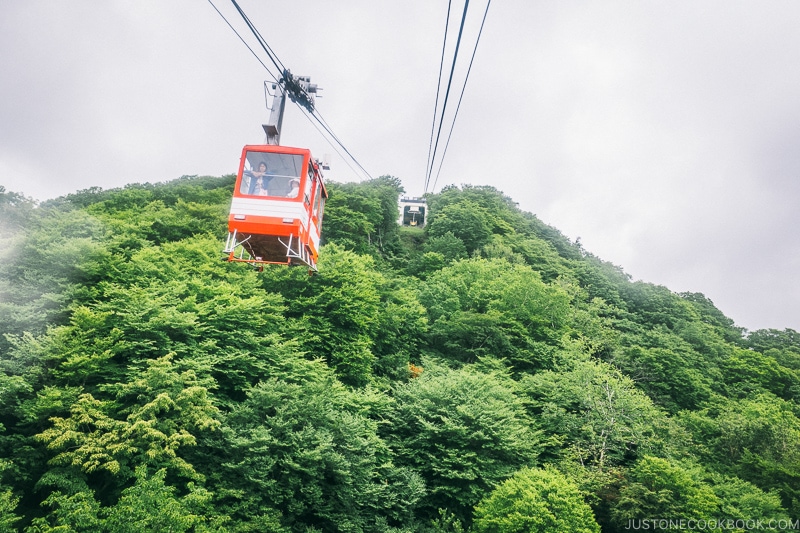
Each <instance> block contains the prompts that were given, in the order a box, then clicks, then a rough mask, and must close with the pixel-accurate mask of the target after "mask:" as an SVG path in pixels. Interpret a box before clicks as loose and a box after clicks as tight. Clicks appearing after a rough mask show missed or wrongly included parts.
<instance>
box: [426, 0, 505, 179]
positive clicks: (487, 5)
mask: <svg viewBox="0 0 800 533" xmlns="http://www.w3.org/2000/svg"><path fill="white" fill-rule="evenodd" d="M491 3H492V0H489V1H488V2H486V10H485V11H484V12H483V20H482V21H481V27H480V29H479V30H478V38H477V39H475V48H473V49H472V57H471V58H470V60H469V68H467V75H466V77H465V78H464V85H463V86H462V87H461V95H460V96H459V97H458V105H457V106H456V112H455V114H454V115H453V123H452V124H450V133H448V134H447V142H446V143H445V145H444V151H442V157H441V159H439V169H438V170H437V171H436V178H435V179H434V180H433V187H431V192H433V191H435V190H436V184H437V183H438V182H439V174H441V173H442V165H443V164H444V158H445V156H446V155H447V148H448V147H449V146H450V138H451V137H452V136H453V128H455V125H456V119H457V118H458V111H459V109H461V100H463V98H464V91H465V90H466V89H467V81H468V80H469V73H470V72H471V71H472V63H473V62H474V61H475V53H476V52H477V51H478V43H479V42H481V34H482V33H483V25H484V24H486V15H487V14H488V13H489V5H491ZM426 192H427V189H426Z"/></svg>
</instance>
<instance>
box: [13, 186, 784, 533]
mask: <svg viewBox="0 0 800 533" xmlns="http://www.w3.org/2000/svg"><path fill="white" fill-rule="evenodd" d="M232 186H233V179H232V177H231V176H226V177H222V178H210V177H206V178H197V177H191V178H190V177H186V178H181V179H179V180H176V181H173V182H170V183H166V184H157V185H151V184H144V185H131V186H128V187H125V188H123V189H116V190H101V189H97V188H95V189H89V190H85V191H80V192H77V193H75V194H71V195H68V196H66V197H62V198H59V199H56V200H51V201H48V202H45V203H42V204H37V203H35V202H33V201H32V200H30V199H27V198H25V197H23V196H21V195H19V194H16V193H13V192H9V191H6V190H5V189H2V188H0V244H2V247H0V254H2V260H1V261H0V333H2V335H1V336H0V531H6V530H9V531H25V532H30V533H34V532H56V531H59V532H60V531H75V532H84V531H85V532H96V531H108V532H119V531H131V532H133V531H137V532H139V531H141V532H144V531H196V532H207V531H218V532H222V531H233V532H248V531H250V532H270V531H272V532H311V531H319V532H334V531H337V532H338V531H341V532H354V533H356V532H392V531H394V532H401V531H406V532H411V531H420V532H425V531H429V532H436V531H438V532H445V531H450V532H458V531H462V532H463V531H469V530H472V531H476V532H501V531H503V532H505V531H509V532H511V531H513V532H527V531H554V532H556V531H586V532H596V531H603V532H616V531H624V530H626V529H629V528H630V524H631V521H637V520H639V521H642V520H648V519H672V520H681V519H683V520H712V519H714V520H722V519H730V520H734V521H736V520H740V521H741V520H764V521H769V520H773V521H776V522H777V521H782V522H781V523H784V524H789V525H792V524H794V525H797V524H796V521H797V519H798V518H800V334H799V333H797V332H795V331H792V330H785V331H778V330H761V331H755V332H749V333H748V332H746V331H744V330H742V329H741V328H737V327H736V326H735V325H734V323H733V322H732V321H731V320H730V319H728V318H727V317H725V315H724V314H723V313H721V312H720V311H719V310H718V309H717V308H716V307H715V306H714V305H713V303H712V302H711V301H709V300H708V299H707V298H705V297H704V296H703V295H702V294H696V293H683V294H675V293H673V292H671V291H670V290H669V289H667V288H665V287H660V286H655V285H652V284H649V283H645V282H641V281H637V282H632V281H631V280H630V278H629V277H628V276H627V275H626V274H625V273H624V272H623V271H622V270H621V269H620V268H619V267H616V266H614V265H611V264H609V263H606V262H603V261H601V260H600V259H598V258H597V257H595V256H593V255H592V254H590V253H588V252H587V251H586V250H584V249H583V248H582V247H581V246H580V245H579V243H573V242H570V241H569V240H568V239H566V238H565V237H564V236H563V235H562V234H561V233H559V232H558V230H556V229H554V228H552V227H550V226H547V225H546V224H544V223H542V222H541V221H540V220H539V219H538V218H536V217H535V216H534V215H532V214H529V213H525V212H522V211H520V210H519V209H518V208H517V206H516V205H515V203H514V202H513V201H512V200H511V199H510V198H508V197H506V196H504V195H503V194H502V193H501V192H499V191H497V190H495V189H494V188H492V187H470V186H464V187H446V188H445V189H443V190H442V191H441V193H439V194H435V195H431V196H430V197H429V198H428V202H429V208H430V209H429V212H430V214H431V216H430V220H429V224H428V225H427V226H426V228H424V229H420V228H401V227H399V226H398V225H397V224H396V218H397V198H398V195H399V194H400V193H401V192H402V187H401V186H400V182H399V180H397V179H396V178H393V177H389V176H384V177H381V178H377V179H373V180H370V181H367V182H364V183H357V184H354V183H349V184H339V183H331V184H330V187H329V188H330V200H329V203H328V205H327V209H326V218H325V224H324V236H325V245H324V246H323V248H322V253H321V255H320V262H319V273H318V274H317V275H315V276H308V275H307V272H306V271H305V270H302V269H292V268H286V267H274V268H267V269H266V270H265V271H264V272H263V273H258V272H256V271H254V270H252V269H251V268H249V267H247V266H245V265H242V264H230V263H227V262H224V261H222V260H221V259H222V254H221V246H222V240H223V237H224V235H225V231H226V228H225V218H226V213H227V208H228V205H229V199H230V193H231V190H232ZM793 521H794V522H793ZM798 527H800V526H798Z"/></svg>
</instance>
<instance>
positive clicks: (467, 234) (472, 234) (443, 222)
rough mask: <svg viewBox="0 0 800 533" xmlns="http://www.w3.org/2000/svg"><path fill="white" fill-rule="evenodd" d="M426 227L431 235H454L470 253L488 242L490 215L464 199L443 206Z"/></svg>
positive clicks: (490, 233) (490, 224) (490, 229)
mask: <svg viewBox="0 0 800 533" xmlns="http://www.w3.org/2000/svg"><path fill="white" fill-rule="evenodd" d="M426 227H427V230H428V234H429V235H430V236H431V237H442V236H444V235H446V234H448V233H449V234H450V235H453V236H455V237H456V238H458V239H459V240H461V242H463V243H464V247H465V248H466V250H467V253H470V254H471V253H472V252H474V251H475V250H477V249H479V248H480V247H481V246H483V245H484V244H486V243H488V242H489V238H490V237H491V235H492V217H491V215H490V214H489V212H488V211H486V210H485V209H484V208H482V207H481V206H479V205H478V204H476V203H474V202H470V201H464V202H460V203H457V204H451V205H448V206H445V207H443V208H442V210H441V211H439V212H437V213H436V216H435V217H433V218H432V219H431V221H430V223H428V225H427V226H426Z"/></svg>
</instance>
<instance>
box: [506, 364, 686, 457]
mask: <svg viewBox="0 0 800 533" xmlns="http://www.w3.org/2000/svg"><path fill="white" fill-rule="evenodd" d="M521 385H522V389H523V391H524V392H525V394H526V395H527V396H528V399H529V400H528V404H529V406H530V409H531V410H532V415H533V416H534V417H535V419H536V420H537V422H538V426H539V427H540V428H541V429H543V430H545V433H546V434H547V435H550V436H551V442H552V443H553V444H556V443H562V444H560V446H567V447H568V448H567V450H565V452H562V453H566V456H567V457H569V458H570V459H576V460H578V461H579V462H580V464H581V465H584V466H590V465H591V466H596V467H597V468H599V469H601V470H602V469H604V468H608V467H613V466H615V465H626V464H630V463H632V462H633V461H634V460H635V459H636V458H637V457H638V455H639V454H642V453H654V452H663V451H665V450H669V449H671V448H672V446H673V445H674V443H671V442H669V440H668V439H669V438H670V436H671V435H670V434H671V433H673V434H674V433H676V432H677V430H676V429H675V428H674V427H671V426H672V424H671V423H670V421H669V419H668V418H667V417H666V414H665V413H664V412H663V411H661V410H659V409H658V408H657V407H655V406H654V405H653V404H652V402H651V401H650V399H649V398H648V397H647V396H646V395H644V394H643V393H642V392H641V391H640V390H638V389H636V387H635V385H634V382H633V381H632V380H630V378H627V377H625V376H623V375H622V374H620V373H619V371H617V370H615V369H614V368H612V367H610V366H609V365H606V364H604V363H600V362H595V361H586V362H581V363H577V364H576V367H575V369H574V370H571V371H569V372H555V371H546V372H541V373H538V374H535V375H533V376H527V377H525V378H523V380H522V382H521ZM673 438H674V437H673ZM550 453H558V451H556V450H551V451H550Z"/></svg>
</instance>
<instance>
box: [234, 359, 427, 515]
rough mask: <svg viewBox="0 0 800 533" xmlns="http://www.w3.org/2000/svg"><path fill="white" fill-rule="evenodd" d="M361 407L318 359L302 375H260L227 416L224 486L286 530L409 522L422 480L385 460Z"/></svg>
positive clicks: (383, 448) (372, 425) (373, 427)
mask: <svg viewBox="0 0 800 533" xmlns="http://www.w3.org/2000/svg"><path fill="white" fill-rule="evenodd" d="M318 366H320V365H318ZM365 407H366V406H365V405H363V404H362V402H361V401H360V400H359V396H358V394H357V393H353V392H349V391H348V390H346V389H345V388H344V387H343V386H342V385H341V384H339V383H337V382H336V381H335V380H334V379H333V377H332V375H331V374H330V372H329V371H327V370H326V369H325V368H324V367H320V368H318V374H317V376H315V377H312V378H311V379H307V380H305V381H303V382H301V383H289V382H286V381H283V380H278V379H269V380H265V381H263V382H261V383H260V384H258V385H257V386H256V387H254V388H253V389H252V390H251V391H250V393H249V394H248V398H247V400H246V401H245V402H244V403H243V404H242V405H241V406H240V407H238V408H236V409H234V410H233V411H232V412H231V413H230V415H229V416H228V417H227V419H226V426H227V427H226V429H225V430H224V435H225V443H224V446H223V448H222V449H220V454H221V455H222V463H223V468H224V470H225V472H226V475H225V476H224V485H225V486H226V487H227V488H226V491H228V492H230V491H231V490H236V491H239V492H238V493H239V494H241V497H242V498H243V499H245V500H246V501H248V506H247V508H249V509H253V510H257V509H263V508H272V509H281V511H282V513H283V516H282V517H281V522H282V523H283V524H284V525H285V526H287V527H289V528H291V529H292V530H293V531H304V530H306V528H310V527H312V526H313V527H317V528H322V530H324V531H340V530H341V531H379V530H381V526H380V524H381V523H382V522H383V523H384V524H386V523H395V524H402V523H405V524H412V523H413V515H412V513H411V511H412V510H413V509H414V506H415V503H416V501H417V500H418V499H419V498H420V496H421V495H422V493H423V491H424V489H423V485H422V482H421V480H420V479H419V477H418V476H416V475H415V474H414V473H413V472H410V471H409V470H408V469H403V468H398V467H395V466H394V465H393V464H392V459H391V454H390V450H389V449H388V447H387V446H386V444H385V443H384V442H383V441H382V439H381V438H380V437H379V436H378V434H377V423H376V422H375V421H373V420H371V419H370V418H368V417H367V416H365V412H364V411H365Z"/></svg>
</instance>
